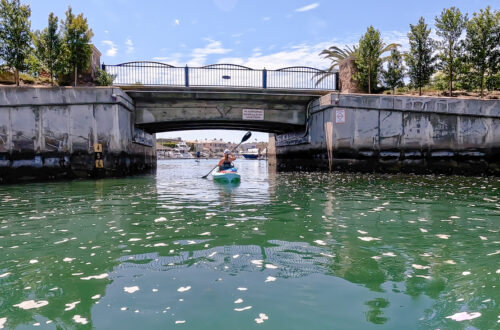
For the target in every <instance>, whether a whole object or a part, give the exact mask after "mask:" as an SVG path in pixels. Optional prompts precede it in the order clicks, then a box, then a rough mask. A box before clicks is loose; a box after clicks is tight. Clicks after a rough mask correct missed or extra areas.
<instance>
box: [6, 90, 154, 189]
mask: <svg viewBox="0 0 500 330" xmlns="http://www.w3.org/2000/svg"><path fill="white" fill-rule="evenodd" d="M134 121H135V112H134V104H133V102H132V100H131V99H130V98H129V97H128V96H127V95H126V94H125V93H124V92H123V91H122V90H120V89H119V88H107V87H103V88H94V87H92V88H90V87H89V88H86V87H81V88H14V87H5V88H0V183H2V182H13V181H16V180H19V179H51V178H75V177H95V176H116V175H127V174H134V173H140V172H143V171H146V170H147V169H150V168H153V167H154V166H155V163H156V155H155V150H154V137H153V136H151V135H149V134H147V133H145V132H143V131H141V130H137V129H136V128H135V127H134Z"/></svg>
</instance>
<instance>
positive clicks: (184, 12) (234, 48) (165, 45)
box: [22, 0, 500, 141]
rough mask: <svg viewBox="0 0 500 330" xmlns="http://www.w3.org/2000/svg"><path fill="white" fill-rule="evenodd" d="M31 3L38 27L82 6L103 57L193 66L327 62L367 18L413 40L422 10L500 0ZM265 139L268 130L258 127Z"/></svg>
mask: <svg viewBox="0 0 500 330" xmlns="http://www.w3.org/2000/svg"><path fill="white" fill-rule="evenodd" d="M22 2H23V3H28V4H30V6H31V10H32V28H33V29H41V28H43V27H45V26H46V24H47V16H48V14H49V13H50V12H54V13H55V14H56V15H57V16H59V17H60V18H63V17H64V12H65V11H66V9H67V7H68V5H71V6H72V8H73V12H75V13H81V12H82V13H84V15H85V16H86V17H87V19H88V21H89V25H90V27H91V28H92V30H93V32H94V38H93V43H94V44H95V45H96V46H97V47H98V48H99V49H100V50H101V52H102V53H103V56H102V58H101V61H102V62H104V63H106V64H118V63H122V62H128V61H135V60H156V61H161V62H165V63H169V64H172V65H179V66H184V65H186V64H188V65H191V66H198V65H205V64H213V63H234V64H241V65H246V66H250V67H253V68H256V69H262V68H264V67H266V68H268V69H273V68H280V67H287V66H293V65H306V66H312V67H318V68H325V67H327V65H328V62H325V61H324V60H322V59H321V58H320V57H319V56H318V53H319V52H320V51H321V50H322V49H324V48H326V47H329V46H331V45H333V44H336V45H339V46H343V45H345V44H353V43H355V42H357V41H358V40H359V38H360V36H361V35H362V34H363V33H364V32H365V30H366V28H367V27H368V26H369V25H373V26H374V27H375V28H377V29H379V30H380V32H381V33H382V36H383V37H384V39H385V41H386V42H398V43H400V44H402V46H403V48H405V47H406V45H407V39H406V33H407V32H408V29H409V24H410V23H412V24H416V22H417V21H418V19H419V17H420V16H423V17H424V18H425V19H426V21H427V22H428V23H429V25H431V26H433V23H434V17H435V16H436V15H438V14H439V13H440V12H441V10H442V9H443V8H446V7H450V6H456V7H458V8H460V9H461V10H462V12H467V13H469V16H470V15H472V13H473V12H474V11H477V10H479V9H480V8H484V7H486V6H487V5H490V6H491V7H492V8H496V9H498V8H500V0H491V1H480V0H455V1H448V0H446V1H445V0H439V1H437V0H419V1H403V0H400V1H395V0H385V1H384V0H378V1H375V0H371V1H360V0H350V1H338V0H329V1H327V0H322V1H314V0H312V1H309V0H288V1H285V0H283V1H281V0H279V1H271V0H267V1H262V0H203V1H202V0H197V1H194V0H176V1H170V0H168V1H167V0H163V1H159V0H154V1H153V0H150V1H137V0H135V1H133V0H50V1H48V0H31V1H27V0H22ZM241 135H242V132H233V131H203V132H194V131H192V132H172V133H161V135H160V136H163V137H165V136H169V137H170V136H174V137H177V136H181V137H186V138H191V137H193V136H194V137H201V138H205V137H207V138H212V137H216V138H223V139H226V140H234V141H236V140H239V138H240V136H241ZM254 136H255V137H257V138H258V139H259V140H267V134H264V133H257V134H254Z"/></svg>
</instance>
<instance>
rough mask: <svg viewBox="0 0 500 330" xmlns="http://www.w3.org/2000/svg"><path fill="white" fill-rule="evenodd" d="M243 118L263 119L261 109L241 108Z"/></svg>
mask: <svg viewBox="0 0 500 330" xmlns="http://www.w3.org/2000/svg"><path fill="white" fill-rule="evenodd" d="M242 119H243V120H264V110H263V109H243V116H242Z"/></svg>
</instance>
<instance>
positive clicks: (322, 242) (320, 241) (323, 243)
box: [314, 239, 326, 245]
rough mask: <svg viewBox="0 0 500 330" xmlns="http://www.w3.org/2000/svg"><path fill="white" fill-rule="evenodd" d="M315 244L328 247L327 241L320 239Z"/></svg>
mask: <svg viewBox="0 0 500 330" xmlns="http://www.w3.org/2000/svg"><path fill="white" fill-rule="evenodd" d="M314 243H316V244H318V245H326V243H325V241H322V240H320V239H317V240H315V241H314Z"/></svg>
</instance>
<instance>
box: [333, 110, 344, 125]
mask: <svg viewBox="0 0 500 330" xmlns="http://www.w3.org/2000/svg"><path fill="white" fill-rule="evenodd" d="M335 124H345V110H335Z"/></svg>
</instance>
